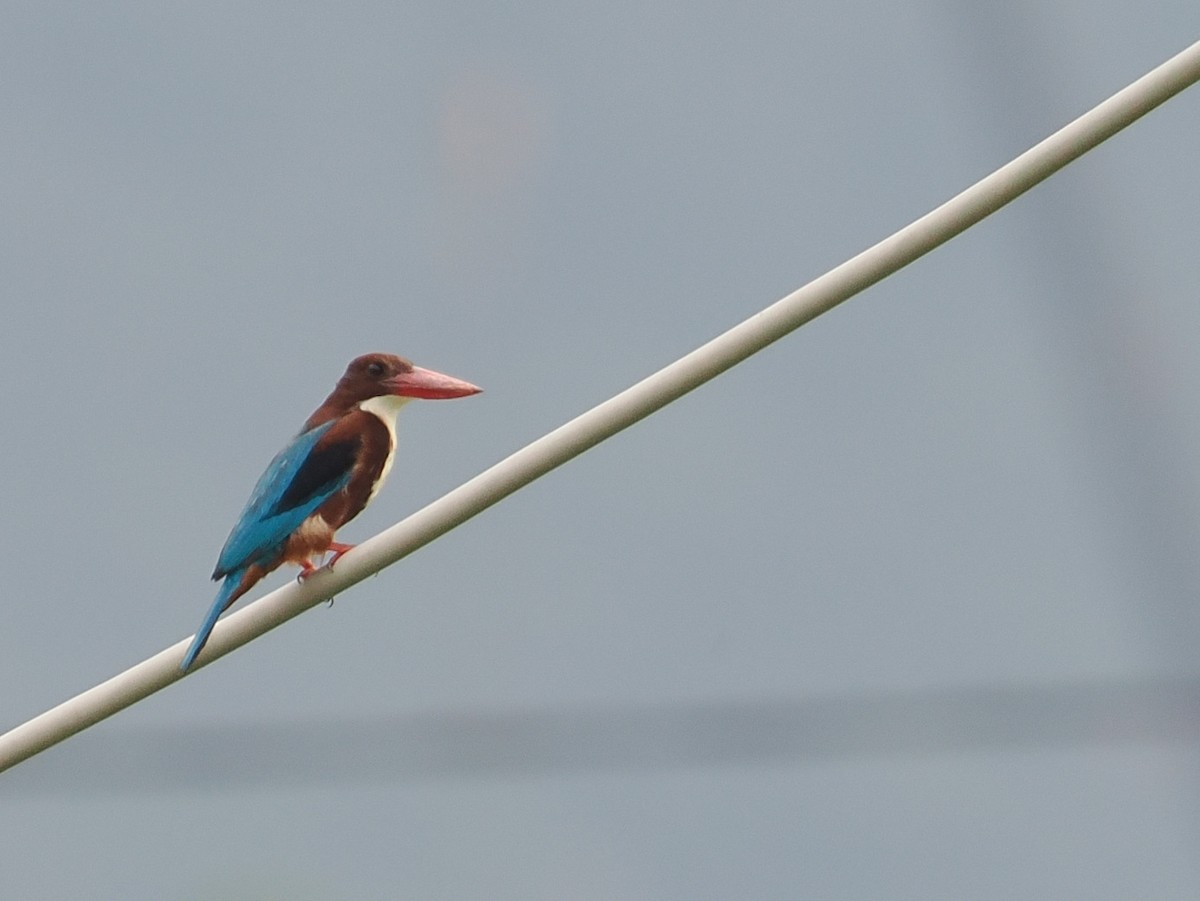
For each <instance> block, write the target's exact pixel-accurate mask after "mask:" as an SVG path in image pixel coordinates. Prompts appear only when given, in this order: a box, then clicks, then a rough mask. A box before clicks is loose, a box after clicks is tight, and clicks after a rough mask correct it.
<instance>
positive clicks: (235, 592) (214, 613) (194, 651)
mask: <svg viewBox="0 0 1200 901" xmlns="http://www.w3.org/2000/svg"><path fill="white" fill-rule="evenodd" d="M248 569H249V567H242V568H241V569H235V570H234V571H233V572H231V573H229V575H227V576H226V577H225V581H224V582H222V583H221V588H220V589H219V590H218V591H217V597H216V600H214V601H213V604H212V607H210V608H209V610H208V615H207V616H205V617H204V622H203V623H201V624H200V629H199V630H198V631H197V632H196V637H195V638H193V639H192V646H191V647H190V648H188V651H187V653H186V654H184V655H183V662H182V663H180V664H179V668H180V669H181V670H183V671H185V672H186V671H187V670H188V668H189V667H191V665H192V664H193V663H194V662H195V660H196V655H198V654H199V653H200V651H201V649H203V647H204V645H205V643H206V642H207V641H208V636H209V635H210V634H212V630H213V627H214V626H215V625H216V624H217V619H218V618H219V617H220V615H221V614H222V613H223V612H225V608H227V607H228V606H229V605H230V604H232V603H233V602H234V601H235V600H237V599H238V597H239V596H240V595H241V594H243V593H245V592H246V590H247V589H249V588H250V585H253V584H254V582H251V583H250V585H246V586H243V585H242V582H243V581H244V580H245V576H246V571H247V570H248ZM254 581H257V579H256V580H254ZM239 589H241V590H240V591H239Z"/></svg>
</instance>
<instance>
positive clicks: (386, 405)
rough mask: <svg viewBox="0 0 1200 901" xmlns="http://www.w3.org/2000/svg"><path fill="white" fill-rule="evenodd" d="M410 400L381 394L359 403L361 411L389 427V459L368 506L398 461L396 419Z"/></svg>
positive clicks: (372, 488) (372, 490)
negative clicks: (393, 462) (394, 462)
mask: <svg viewBox="0 0 1200 901" xmlns="http://www.w3.org/2000/svg"><path fill="white" fill-rule="evenodd" d="M410 400H412V398H411V397H400V396H399V395H397V394H381V395H379V396H378V397H370V398H367V399H366V400H364V401H359V404H358V408H359V409H360V410H362V411H363V412H364V413H370V414H371V415H372V416H374V417H375V418H376V419H378V420H379V421H380V422H382V423H383V424H384V426H386V427H387V430H388V441H389V444H390V447H389V448H388V455H387V459H386V460H384V461H383V469H381V470H380V471H379V478H378V479H376V480H375V484H374V485H372V486H371V494H370V496H368V498H367V503H368V504H369V503H371V501H373V500H375V495H377V494H378V493H379V489H380V488H382V487H383V483H384V481H385V480H386V479H387V477H388V473H389V472H391V471H392V461H393V460H395V459H396V417H397V416H398V415H399V413H400V408H401V407H403V406H404V405H405V404H406V403H408V402H409V401H410Z"/></svg>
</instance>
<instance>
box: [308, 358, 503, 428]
mask: <svg viewBox="0 0 1200 901" xmlns="http://www.w3.org/2000/svg"><path fill="white" fill-rule="evenodd" d="M482 390H483V389H482V388H477V387H476V386H475V385H472V384H471V383H470V382H464V381H463V380H462V379H456V378H454V377H453V376H449V375H442V373H440V372H434V371H433V370H432V369H422V368H421V367H420V366H414V365H413V364H412V363H410V362H409V361H408V360H406V359H404V358H403V357H398V356H396V355H395V354H364V355H363V356H361V357H357V358H356V359H354V360H351V361H350V365H349V366H347V367H346V372H345V373H344V374H343V375H342V377H341V378H340V379H338V383H337V387H335V388H334V389H333V393H331V394H330V395H329V397H327V398H326V399H325V403H323V404H321V407H320V409H318V410H317V411H316V412H315V413H313V415H312V416H311V417H309V420H308V427H310V428H311V427H312V426H314V425H318V424H319V423H321V422H325V421H326V420H329V419H332V418H333V417H335V416H340V415H342V414H343V413H345V412H347V411H349V410H352V409H353V408H354V407H356V406H358V405H359V404H361V403H362V402H363V401H366V400H370V399H371V398H372V397H382V396H385V395H394V396H396V397H404V398H421V399H422V400H447V399H449V398H453V397H467V396H469V395H471V394H478V393H479V392H480V391H482Z"/></svg>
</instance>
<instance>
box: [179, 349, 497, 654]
mask: <svg viewBox="0 0 1200 901" xmlns="http://www.w3.org/2000/svg"><path fill="white" fill-rule="evenodd" d="M481 390H482V389H481V388H477V387H475V386H474V385H472V384H471V383H470V382H464V381H462V380H461V379H456V378H453V377H451V376H448V375H442V374H441V373H440V372H434V371H433V370H431V369H422V368H421V367H420V366H414V365H413V364H412V363H411V362H409V361H408V360H406V359H404V358H403V357H397V356H395V355H394V354H382V353H376V354H366V355H365V356H361V357H358V358H356V359H355V360H352V361H351V363H350V365H349V366H348V367H346V372H345V374H344V375H343V376H342V377H341V379H339V380H338V383H337V386H336V387H335V388H334V389H333V391H332V393H331V394H330V395H329V397H327V398H325V402H324V403H323V404H321V406H319V407H317V409H316V412H314V413H313V414H312V416H310V417H308V419H307V420H306V421H305V423H304V427H303V428H302V429H301V430H300V433H299V434H298V435H296V437H295V438H293V439H292V440H291V443H289V444H288V445H287V447H285V448H284V449H283V450H282V451H280V452H279V454H278V455H276V457H275V459H274V460H272V461H271V463H270V465H269V466H267V469H266V472H264V473H263V474H262V476H261V477H260V478H259V480H258V484H256V485H255V486H254V491H253V493H252V494H251V495H250V500H249V501H247V502H246V509H244V510H243V511H242V515H241V516H240V517H239V518H238V521H237V524H236V525H234V527H233V531H231V532H230V533H229V538H228V539H226V541H225V547H224V548H222V549H221V555H220V557H218V559H217V566H216V569H214V570H213V574H212V577H213V581H218V580H223V581H222V582H221V587H220V589H219V590H218V591H217V597H216V600H214V601H213V605H212V607H211V609H209V611H208V615H207V616H206V617H205V618H204V622H203V623H201V625H200V630H199V631H198V632H197V633H196V637H195V638H194V639H193V640H192V645H191V647H190V648H188V652H187V653H186V654H185V655H184V657H183V662H182V663H181V664H180V665H179V668H180V669H181V670H184V671H186V670H187V669H188V667H190V666H191V665H192V663H193V662H195V660H196V655H197V654H199V653H200V649H201V648H203V647H204V643H205V642H206V641H208V636H209V634H210V633H211V632H212V630H213V626H215V625H216V623H217V618H218V617H219V616H220V615H221V614H222V613H224V612H225V611H226V610H228V609H229V607H230V606H231V605H232V604H233V603H234V601H236V600H237V599H238V598H240V597H241V596H242V595H244V594H245V593H246V592H247V591H249V590H250V589H251V588H253V587H254V586H255V584H256V583H257V582H258V581H259V580H260V579H262V578H263V577H264V576H266V575H267V574H268V573H270V572H272V571H273V570H275V569H276V568H277V567H279V566H281V565H282V564H284V563H292V564H295V565H296V566H299V567H300V578H301V579H303V578H305V577H307V576H309V575H310V574H312V573H313V572H316V570H317V566H316V565H315V564H314V563H313V560H314V559H318V560H320V559H323V558H324V556H325V554H327V553H329V552H332V553H333V556H332V557H331V558H330V560H329V563H328V565H329V566H331V567H332V566H333V564H334V563H336V562H337V560H338V558H339V557H341V556H342V554H344V553H346V551H348V550H350V549H351V548H352V547H354V545H352V544H342V543H341V542H338V541H334V534H335V533H336V532H337V530H338V529H339V528H341V527H342V526H344V525H345V524H346V523H348V522H349V521H350V520H352V519H354V517H356V516H357V515H358V514H359V513H361V512H362V511H363V508H364V507H366V506H367V504H369V503H370V502H371V501H372V500H373V499H374V497H375V495H376V494H378V492H379V489H380V488H381V487H382V486H383V482H384V479H386V478H387V474H388V471H389V470H390V469H391V468H392V458H393V456H394V454H395V450H396V416H397V414H398V413H399V412H400V408H401V407H403V406H404V405H405V404H406V403H408V402H409V401H410V400H412V399H413V398H423V399H426V400H444V399H448V398H452V397H467V396H468V395H471V394H478V393H479V392H480V391H481Z"/></svg>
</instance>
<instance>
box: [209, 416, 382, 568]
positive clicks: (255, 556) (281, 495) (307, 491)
mask: <svg viewBox="0 0 1200 901" xmlns="http://www.w3.org/2000/svg"><path fill="white" fill-rule="evenodd" d="M333 424H334V423H333V422H326V423H324V424H322V425H319V426H317V427H316V428H313V429H309V430H308V431H306V432H301V433H300V434H299V435H297V436H296V437H295V438H293V439H292V441H291V443H289V444H288V446H287V447H285V448H284V449H283V450H282V451H280V452H279V453H278V454H277V455H276V456H275V459H274V460H272V461H271V463H270V465H269V466H267V469H266V471H265V472H264V473H263V474H262V476H261V477H260V478H259V480H258V484H256V485H255V486H254V491H253V493H252V494H251V495H250V500H249V501H247V503H246V508H245V509H244V510H243V511H242V515H241V516H240V517H239V518H238V521H237V525H235V526H234V527H233V531H232V532H230V533H229V538H227V539H226V541H225V547H224V548H222V549H221V555H220V557H219V558H218V559H217V566H216V569H215V570H213V578H214V579H220V578H222V577H224V576H225V575H227V574H228V573H230V572H233V571H234V570H236V569H240V568H242V567H245V566H248V565H250V564H253V563H260V564H266V563H269V562H270V561H271V560H272V559H273V558H274V557H275V556H276V555H277V554H279V552H280V551H281V550H282V549H283V545H284V542H286V541H287V538H288V536H289V535H291V534H292V532H294V531H295V530H296V529H298V528H299V527H300V526H301V524H302V523H303V522H304V521H305V520H306V519H308V517H309V516H311V515H312V514H313V513H314V512H316V510H317V508H318V507H320V506H321V504H323V503H325V501H327V500H329V498H331V497H332V496H333V495H335V494H336V493H337V492H339V491H341V490H342V489H343V488H345V487H346V485H347V484H348V483H349V482H350V476H351V474H352V471H353V467H354V462H355V459H356V457H357V454H358V450H359V443H358V441H357V440H355V438H353V437H347V438H340V439H339V440H335V441H325V442H322V440H321V439H322V438H324V437H325V436H326V434H327V433H328V432H329V430H330V428H331V427H332V426H333Z"/></svg>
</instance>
